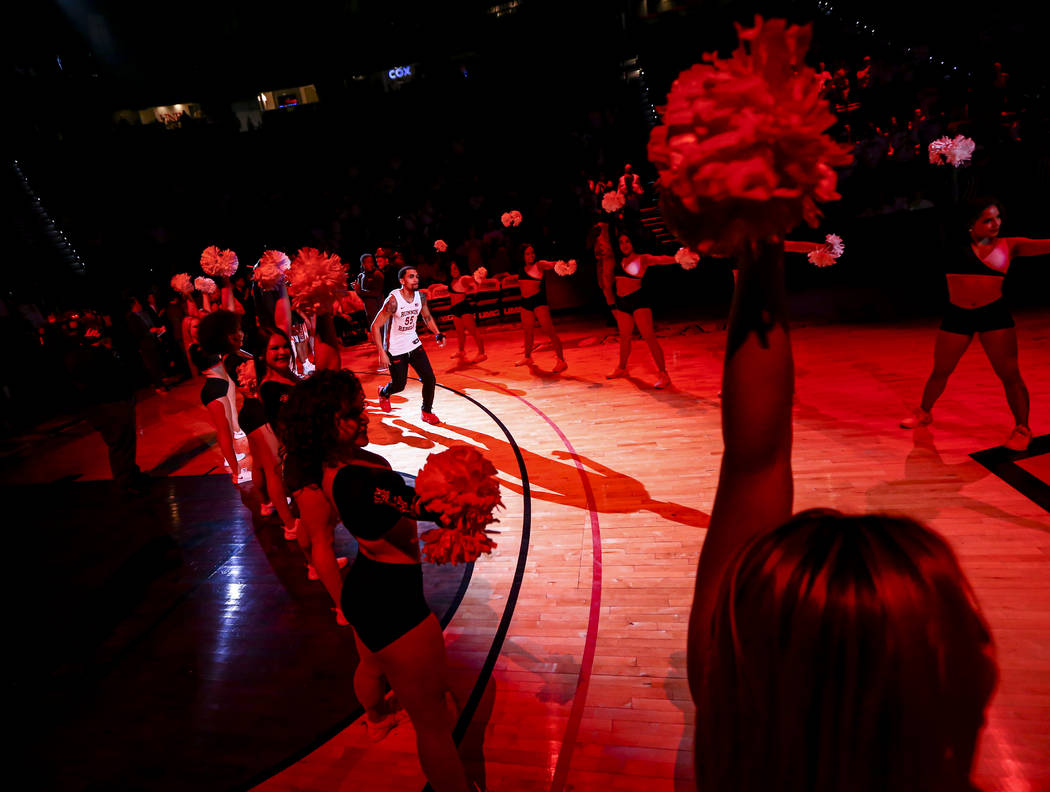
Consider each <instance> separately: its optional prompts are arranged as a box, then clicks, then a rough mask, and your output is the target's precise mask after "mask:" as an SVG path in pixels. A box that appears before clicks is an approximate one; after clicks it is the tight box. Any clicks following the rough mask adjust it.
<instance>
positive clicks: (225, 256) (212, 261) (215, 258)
mask: <svg viewBox="0 0 1050 792" xmlns="http://www.w3.org/2000/svg"><path fill="white" fill-rule="evenodd" d="M237 264H238V261H237V254H236V253H234V252H233V251H232V250H220V249H219V248H218V247H216V246H215V245H211V246H209V247H206V248H205V249H204V252H203V253H201V269H202V270H204V271H205V272H206V273H207V274H208V275H213V276H214V275H218V276H221V277H223V278H232V277H233V273H235V272H236V271H237Z"/></svg>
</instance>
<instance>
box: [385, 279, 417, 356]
mask: <svg viewBox="0 0 1050 792" xmlns="http://www.w3.org/2000/svg"><path fill="white" fill-rule="evenodd" d="M390 297H393V298H394V300H396V301H397V310H396V311H395V312H394V317H393V318H392V319H391V320H390V330H389V332H388V333H387V337H386V348H387V351H388V352H389V353H390V354H391V355H403V354H405V353H406V352H411V351H412V350H413V349H415V348H416V347H417V346H419V345H420V344H422V341H420V340H419V336H418V335H416V320H417V319H418V318H419V313H420V311H422V310H423V299H422V297H420V294H419V292H418V291H417V292H416V293H415V294H413V295H412V301H411V302H409V301H408V300H406V299H405V298H404V297H403V296H402V295H401V289H395V290H394V291H392V292H390ZM387 299H389V297H388V298H387Z"/></svg>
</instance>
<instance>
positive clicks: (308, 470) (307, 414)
mask: <svg viewBox="0 0 1050 792" xmlns="http://www.w3.org/2000/svg"><path fill="white" fill-rule="evenodd" d="M363 399H364V390H363V389H362V388H361V383H360V382H359V381H358V379H357V377H355V376H354V375H353V373H352V372H350V371H347V370H345V369H333V370H327V371H317V372H315V373H314V375H313V376H312V377H310V378H309V379H305V380H303V381H302V382H300V383H299V384H298V385H296V386H295V387H294V388H292V392H291V393H290V394H289V396H288V401H287V402H285V404H284V405H283V406H282V407H281V413H280V417H279V419H278V421H277V427H276V430H277V436H278V437H279V438H280V441H281V444H282V445H283V446H284V450H283V452H282V458H283V462H284V479H285V483H286V484H287V485H288V488H289V489H290V490H291V491H292V492H295V491H296V490H300V489H302V488H303V487H307V486H310V485H311V484H313V485H319V484H320V483H321V475H322V472H323V470H324V466H325V464H326V463H331V462H334V461H335V460H336V459H338V458H339V456H340V454H341V452H342V451H343V450H344V449H343V448H342V447H341V444H340V438H339V427H338V421H339V419H340V418H341V417H344V416H346V415H347V414H348V413H354V412H356V413H357V414H360V413H362V412H364V406H363Z"/></svg>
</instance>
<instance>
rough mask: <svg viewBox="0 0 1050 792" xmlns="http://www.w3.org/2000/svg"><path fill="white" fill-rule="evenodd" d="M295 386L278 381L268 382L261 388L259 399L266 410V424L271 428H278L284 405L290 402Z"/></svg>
mask: <svg viewBox="0 0 1050 792" xmlns="http://www.w3.org/2000/svg"><path fill="white" fill-rule="evenodd" d="M294 387H295V386H294V385H289V384H288V383H287V382H278V381H276V380H266V381H265V382H263V383H262V384H261V385H260V386H259V398H260V399H262V403H263V408H264V409H265V410H266V422H267V423H268V424H270V426H273V427H276V426H277V418H278V416H279V415H280V414H281V407H282V405H283V404H284V403H285V402H286V401H288V397H289V396H290V395H291V393H292V388H294Z"/></svg>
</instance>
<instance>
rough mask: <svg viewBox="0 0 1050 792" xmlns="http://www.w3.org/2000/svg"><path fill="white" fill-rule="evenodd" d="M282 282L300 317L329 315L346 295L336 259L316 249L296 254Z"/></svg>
mask: <svg viewBox="0 0 1050 792" xmlns="http://www.w3.org/2000/svg"><path fill="white" fill-rule="evenodd" d="M285 279H286V280H287V282H288V296H289V297H290V298H291V302H292V307H293V308H294V309H295V310H297V311H299V313H306V314H319V313H330V312H331V311H332V310H333V306H334V304H335V302H336V301H337V300H338V299H339V298H340V297H342V295H343V292H344V291H346V270H345V269H344V267H343V262H342V261H340V260H339V256H337V255H335V254H334V253H333V254H331V255H329V254H327V253H322V252H321V251H319V250H317V249H315V248H303V249H302V250H300V251H299V252H298V253H297V254H296V256H295V259H294V260H293V261H292V265H291V266H290V267H289V268H288V271H287V272H285Z"/></svg>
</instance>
